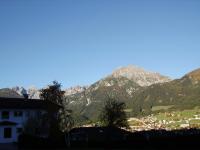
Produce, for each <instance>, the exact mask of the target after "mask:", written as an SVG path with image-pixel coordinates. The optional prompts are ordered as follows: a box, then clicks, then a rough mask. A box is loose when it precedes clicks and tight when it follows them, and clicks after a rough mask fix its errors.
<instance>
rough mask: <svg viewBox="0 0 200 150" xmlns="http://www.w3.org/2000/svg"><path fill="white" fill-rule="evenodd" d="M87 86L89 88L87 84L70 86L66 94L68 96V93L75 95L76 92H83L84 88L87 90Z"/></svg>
mask: <svg viewBox="0 0 200 150" xmlns="http://www.w3.org/2000/svg"><path fill="white" fill-rule="evenodd" d="M87 88H88V87H87V86H79V85H78V86H75V87H70V88H68V89H66V90H65V95H66V96H68V95H73V94H76V93H81V92H83V91H84V90H86V89H87Z"/></svg>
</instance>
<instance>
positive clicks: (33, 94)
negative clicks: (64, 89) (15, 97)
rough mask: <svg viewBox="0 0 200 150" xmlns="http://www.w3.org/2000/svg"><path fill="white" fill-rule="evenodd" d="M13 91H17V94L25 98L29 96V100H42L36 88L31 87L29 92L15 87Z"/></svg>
mask: <svg viewBox="0 0 200 150" xmlns="http://www.w3.org/2000/svg"><path fill="white" fill-rule="evenodd" d="M12 90H13V91H15V92H16V93H18V94H19V95H20V96H22V97H23V96H25V95H28V98H29V99H39V98H40V91H39V90H38V89H37V88H35V87H30V88H28V89H27V90H26V89H25V88H23V87H19V86H16V87H13V88H12Z"/></svg>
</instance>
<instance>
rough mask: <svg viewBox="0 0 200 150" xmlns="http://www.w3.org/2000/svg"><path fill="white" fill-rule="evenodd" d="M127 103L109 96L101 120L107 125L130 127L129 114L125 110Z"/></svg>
mask: <svg viewBox="0 0 200 150" xmlns="http://www.w3.org/2000/svg"><path fill="white" fill-rule="evenodd" d="M125 107H126V105H125V103H124V102H120V101H117V100H115V99H112V98H109V100H107V101H106V103H105V106H104V107H103V110H102V113H101V114H100V121H101V123H102V124H103V125H104V126H107V127H125V128H128V127H129V126H128V122H127V116H126V112H125V111H124V109H125Z"/></svg>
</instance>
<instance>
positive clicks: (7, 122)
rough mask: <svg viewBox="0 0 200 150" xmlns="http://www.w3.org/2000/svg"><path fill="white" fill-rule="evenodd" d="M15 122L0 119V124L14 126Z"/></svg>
mask: <svg viewBox="0 0 200 150" xmlns="http://www.w3.org/2000/svg"><path fill="white" fill-rule="evenodd" d="M15 125H17V123H15V122H12V121H1V122H0V126H15Z"/></svg>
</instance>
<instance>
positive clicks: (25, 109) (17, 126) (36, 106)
mask: <svg viewBox="0 0 200 150" xmlns="http://www.w3.org/2000/svg"><path fill="white" fill-rule="evenodd" d="M59 108H60V106H59V105H56V104H54V103H51V102H49V101H44V100H38V99H24V98H0V143H12V142H17V140H18V136H19V134H20V133H22V131H23V126H24V124H25V123H26V121H27V120H28V118H29V117H31V116H34V115H37V114H38V113H41V112H47V111H48V110H49V109H54V110H55V111H56V110H58V109H59Z"/></svg>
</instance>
